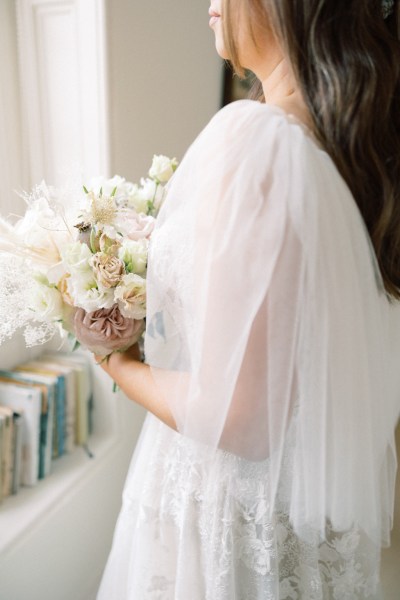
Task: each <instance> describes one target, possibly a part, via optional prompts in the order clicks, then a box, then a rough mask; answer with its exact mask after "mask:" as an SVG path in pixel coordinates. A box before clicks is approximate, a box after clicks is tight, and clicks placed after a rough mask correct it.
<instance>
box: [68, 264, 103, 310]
mask: <svg viewBox="0 0 400 600" xmlns="http://www.w3.org/2000/svg"><path fill="white" fill-rule="evenodd" d="M91 290H97V281H96V278H95V276H94V273H93V271H92V270H91V269H90V271H84V272H79V271H75V272H74V273H73V274H72V275H71V276H70V277H68V278H67V279H66V289H64V290H63V292H64V293H65V292H67V293H68V295H69V297H70V298H71V299H72V302H73V305H74V306H81V303H82V302H83V303H85V302H86V300H87V298H88V297H89V298H91V297H92V295H93V294H92V291H91Z"/></svg>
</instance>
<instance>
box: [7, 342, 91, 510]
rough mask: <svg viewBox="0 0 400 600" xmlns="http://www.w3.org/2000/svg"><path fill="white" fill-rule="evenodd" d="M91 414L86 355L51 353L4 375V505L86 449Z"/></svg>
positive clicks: (89, 381)
mask: <svg viewBox="0 0 400 600" xmlns="http://www.w3.org/2000/svg"><path fill="white" fill-rule="evenodd" d="M92 410H93V394H92V384H91V378H90V369H89V362H88V359H87V358H86V356H84V355H83V354H72V355H71V354H61V353H51V354H47V355H43V356H40V357H39V358H37V359H35V360H34V361H31V362H28V363H24V364H21V365H18V366H17V367H15V369H13V370H12V371H2V370H0V501H1V500H2V499H3V498H5V497H7V496H10V495H11V494H16V493H17V492H18V490H19V489H20V486H21V485H23V486H33V485H35V484H36V483H37V482H38V481H39V480H40V479H44V478H45V477H47V476H48V475H49V473H50V472H51V468H52V464H53V461H54V460H57V459H59V458H60V457H61V456H63V455H64V454H66V453H70V452H72V450H73V449H74V448H75V447H76V446H83V447H86V449H87V443H88V437H89V435H90V434H91V433H92V429H93V426H92Z"/></svg>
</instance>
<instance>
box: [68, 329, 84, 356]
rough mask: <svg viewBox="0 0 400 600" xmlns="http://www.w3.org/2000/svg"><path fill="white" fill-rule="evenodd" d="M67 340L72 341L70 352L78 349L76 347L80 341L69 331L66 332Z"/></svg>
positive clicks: (78, 346)
mask: <svg viewBox="0 0 400 600" xmlns="http://www.w3.org/2000/svg"><path fill="white" fill-rule="evenodd" d="M68 340H69V341H70V342H72V344H73V346H72V352H75V350H78V348H80V345H81V344H80V342H78V340H77V339H76V337H75V336H74V334H73V333H71V332H69V333H68Z"/></svg>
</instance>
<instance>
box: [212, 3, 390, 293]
mask: <svg viewBox="0 0 400 600" xmlns="http://www.w3.org/2000/svg"><path fill="white" fill-rule="evenodd" d="M237 1H238V0H225V7H224V8H225V13H224V16H226V17H227V18H226V19H225V18H224V37H225V45H226V47H227V50H228V54H229V56H230V62H231V63H232V65H233V67H234V68H235V70H236V71H237V72H238V73H239V75H240V74H241V73H242V72H243V70H242V65H240V60H239V55H238V48H237V41H236V40H235V27H234V23H233V19H234V7H235V6H236V3H237ZM239 2H240V3H241V4H242V3H243V4H244V3H247V6H246V5H245V7H246V10H247V11H248V14H249V23H250V24H251V23H252V22H254V23H258V24H259V23H263V22H265V23H268V24H269V25H270V26H271V27H272V29H273V30H274V32H275V34H276V36H277V38H278V39H279V40H280V43H281V44H282V46H283V48H285V51H286V53H287V56H288V58H289V60H290V63H291V65H292V68H293V70H294V73H295V76H296V78H297V81H298V83H299V85H300V88H301V90H302V93H303V97H304V100H305V102H306V105H307V107H308V109H309V111H310V114H311V117H312V119H313V124H314V129H315V133H316V136H317V138H318V139H319V141H320V143H321V144H322V146H323V147H324V148H325V150H326V151H327V152H328V153H329V155H330V156H331V157H332V159H333V160H334V162H335V164H336V166H337V168H338V170H339V172H340V173H341V175H342V176H343V178H344V179H345V181H346V182H347V185H348V186H349V188H350V190H351V192H352V194H353V196H354V198H355V200H356V202H357V204H358V206H359V209H360V211H361V214H362V215H363V218H364V221H365V223H366V226H367V228H368V231H369V234H370V237H371V240H372V243H373V246H374V248H375V253H376V256H377V259H378V263H379V266H380V270H381V273H382V277H383V281H384V284H385V288H386V290H387V292H388V294H389V295H390V296H391V297H394V298H397V299H400V42H399V37H400V0H395V8H394V12H393V14H392V15H391V16H390V17H388V18H387V19H385V20H384V19H383V15H382V0H364V1H363V2H360V0H239ZM253 19H255V20H253ZM244 66H245V65H244ZM257 85H258V87H257V89H256V90H255V96H254V94H253V97H256V98H257V99H258V100H260V101H264V98H263V96H262V88H261V84H260V83H259V82H258V84H257Z"/></svg>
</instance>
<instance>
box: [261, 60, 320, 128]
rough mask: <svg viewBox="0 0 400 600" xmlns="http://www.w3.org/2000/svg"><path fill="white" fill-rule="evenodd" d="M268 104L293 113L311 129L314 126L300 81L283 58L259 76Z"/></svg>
mask: <svg viewBox="0 0 400 600" xmlns="http://www.w3.org/2000/svg"><path fill="white" fill-rule="evenodd" d="M258 77H259V79H260V81H261V84H262V88H263V92H264V97H265V102H266V103H267V104H272V105H275V106H279V107H280V108H282V109H283V110H284V111H285V112H287V113H290V114H293V115H294V116H295V117H297V118H298V119H299V120H300V121H302V122H303V123H304V124H305V125H306V126H307V127H309V128H310V129H312V128H313V124H312V119H311V115H310V113H309V110H308V108H307V106H306V104H305V102H304V98H303V95H302V93H301V91H300V89H299V86H298V83H297V81H296V79H295V77H294V75H293V72H292V71H291V69H290V67H289V64H288V62H287V61H286V60H285V59H284V58H281V59H280V60H279V61H278V62H277V63H276V64H275V65H274V66H273V67H272V69H270V70H269V71H266V72H264V73H260V75H259V76H258Z"/></svg>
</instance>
